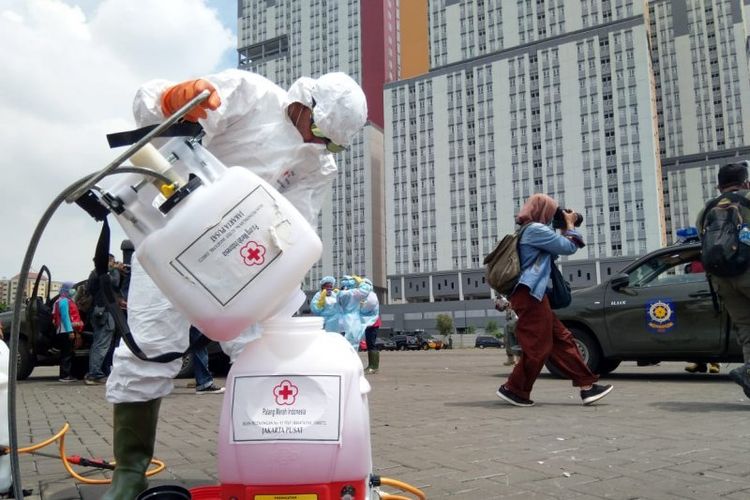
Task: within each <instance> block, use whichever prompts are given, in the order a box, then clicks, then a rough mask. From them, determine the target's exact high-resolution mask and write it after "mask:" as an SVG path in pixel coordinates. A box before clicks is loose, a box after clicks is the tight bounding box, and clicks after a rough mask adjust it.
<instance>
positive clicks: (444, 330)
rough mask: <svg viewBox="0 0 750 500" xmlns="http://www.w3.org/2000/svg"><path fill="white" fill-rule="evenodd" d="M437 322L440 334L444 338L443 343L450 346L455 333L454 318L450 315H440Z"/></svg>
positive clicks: (436, 319)
mask: <svg viewBox="0 0 750 500" xmlns="http://www.w3.org/2000/svg"><path fill="white" fill-rule="evenodd" d="M435 321H436V324H435V327H436V328H437V331H438V333H440V335H442V336H443V341H444V342H445V343H446V344H449V343H450V338H451V334H452V333H453V317H451V315H449V314H438V315H437V318H435Z"/></svg>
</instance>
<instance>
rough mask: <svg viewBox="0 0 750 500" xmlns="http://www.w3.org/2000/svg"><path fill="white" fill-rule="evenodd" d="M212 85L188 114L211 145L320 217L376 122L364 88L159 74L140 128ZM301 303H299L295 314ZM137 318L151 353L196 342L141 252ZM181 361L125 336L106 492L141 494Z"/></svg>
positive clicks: (116, 365) (326, 81)
mask: <svg viewBox="0 0 750 500" xmlns="http://www.w3.org/2000/svg"><path fill="white" fill-rule="evenodd" d="M204 89H208V90H209V91H210V92H211V94H210V97H209V98H208V99H207V100H205V101H203V103H202V104H201V105H200V107H197V108H194V109H193V110H192V111H191V112H190V113H188V115H186V119H188V120H191V121H198V122H199V123H200V124H201V125H202V126H203V128H204V130H205V132H206V135H205V137H204V139H203V144H204V145H205V146H206V147H207V149H208V150H209V151H211V153H213V154H214V156H216V157H217V158H218V159H219V160H220V161H222V162H223V163H224V164H225V165H227V166H243V167H247V168H249V169H250V170H251V171H253V172H254V173H255V174H257V175H259V176H261V177H262V178H263V179H264V180H266V181H268V182H269V183H270V184H271V185H273V186H274V187H276V188H277V189H278V190H279V191H280V192H281V193H282V194H284V196H286V197H287V199H289V201H291V202H292V203H293V204H294V206H295V207H296V208H297V209H298V210H299V211H300V212H301V213H302V214H303V215H304V216H305V217H306V219H307V220H308V221H309V222H310V223H314V222H315V221H316V219H317V216H318V213H319V211H320V207H321V204H322V198H323V195H324V192H325V190H326V188H327V187H328V186H329V184H330V183H331V182H332V181H333V179H334V178H335V173H336V171H337V167H336V162H335V161H334V159H333V155H332V154H331V153H333V152H339V151H341V150H343V149H344V146H346V145H348V144H349V143H350V141H351V140H352V138H353V136H354V135H355V134H356V133H357V132H358V131H359V130H360V129H361V128H362V127H363V126H364V124H365V121H366V119H367V103H366V99H365V95H364V93H363V91H362V89H361V88H360V86H359V85H358V84H357V83H356V82H355V81H354V80H353V79H351V78H350V77H349V76H347V75H345V74H344V73H328V74H325V75H323V76H321V77H319V78H317V79H313V78H307V77H303V78H300V79H299V80H297V81H296V82H295V83H294V84H292V86H291V87H290V88H289V91H288V92H287V91H285V90H283V89H282V88H280V87H279V86H277V85H276V84H274V83H273V82H271V81H269V80H267V79H266V78H264V77H262V76H260V75H257V74H254V73H250V72H247V71H241V70H226V71H223V72H221V73H218V74H215V75H211V76H207V77H204V78H201V79H198V80H191V81H187V82H183V83H180V84H177V85H175V84H173V83H171V82H168V81H164V80H154V81H151V82H148V83H146V84H144V85H143V86H142V87H141V88H140V89H139V90H138V92H137V94H136V97H135V101H134V104H133V112H134V115H135V119H136V121H137V122H138V124H139V125H140V126H143V125H148V124H154V123H158V122H161V121H163V120H164V119H165V117H166V116H169V115H171V114H172V113H174V112H175V111H176V110H177V109H179V108H180V107H182V106H183V105H184V104H186V103H187V102H188V101H189V100H191V99H192V98H194V97H195V96H197V95H198V94H199V93H200V92H201V91H202V90H204ZM137 255H138V249H136V257H137ZM299 305H300V304H293V305H290V307H289V308H288V309H290V310H291V312H289V314H290V315H291V314H292V312H293V311H295V310H296V308H297V307H299ZM295 306H296V307H295ZM128 324H129V327H130V330H131V331H132V334H133V337H134V338H135V339H136V342H137V343H138V345H139V346H140V347H141V349H142V350H143V352H144V353H145V354H146V355H148V356H149V357H151V356H155V355H158V354H160V353H164V352H169V351H175V350H184V349H186V348H187V346H188V342H189V335H188V329H189V324H188V321H187V320H186V319H185V318H184V317H183V316H182V315H181V314H180V313H178V312H177V310H175V309H174V307H173V306H172V304H171V303H170V302H169V300H168V299H167V298H166V297H165V296H164V295H163V294H162V293H161V292H160V290H159V289H158V288H157V287H156V285H155V284H154V282H153V281H151V279H150V278H149V277H148V275H147V274H146V273H145V271H144V270H143V268H142V267H141V266H140V265H139V263H138V259H133V268H132V277H131V283H130V292H129V301H128ZM257 331H258V328H255V327H254V328H250V329H248V331H246V332H243V334H242V335H240V337H239V338H238V339H236V340H235V341H233V342H229V343H227V344H226V345H224V344H223V345H222V348H223V349H224V350H225V351H226V352H227V354H229V355H230V357H231V358H232V359H234V358H235V357H236V356H237V355H238V354H239V351H241V349H242V347H243V346H244V345H245V344H246V343H247V342H249V341H250V340H252V339H254V338H256V337H257V335H258V333H257ZM180 365H181V362H180V360H175V361H173V362H171V363H154V362H146V361H142V360H140V359H138V358H137V357H136V356H134V355H133V353H131V352H130V350H129V349H128V348H127V347H126V346H125V345H124V343H122V342H121V343H120V344H119V346H118V347H117V349H116V350H115V353H114V359H113V366H112V372H111V374H110V376H109V379H108V380H107V400H108V401H109V402H111V403H114V440H113V441H114V443H113V447H114V456H115V460H116V466H115V472H114V476H113V479H112V485H111V486H110V488H109V490H108V491H107V493H106V495H105V497H104V498H105V499H108V500H113V499H123V500H132V499H133V498H135V497H136V496H137V494H138V493H139V492H141V491H143V490H144V489H146V487H147V482H146V478H145V472H146V469H147V468H148V465H149V463H150V461H151V458H152V456H153V451H154V441H155V437H156V425H157V420H158V412H159V405H160V402H161V398H162V397H164V396H166V395H168V394H169V393H170V392H171V391H172V388H173V387H174V385H173V381H172V379H173V378H174V377H175V376H176V374H177V373H178V371H179V369H180Z"/></svg>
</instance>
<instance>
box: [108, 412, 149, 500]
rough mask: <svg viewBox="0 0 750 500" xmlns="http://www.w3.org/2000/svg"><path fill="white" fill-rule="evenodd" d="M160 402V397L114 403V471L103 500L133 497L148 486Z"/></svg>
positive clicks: (120, 499) (123, 499)
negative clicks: (147, 471) (134, 401)
mask: <svg viewBox="0 0 750 500" xmlns="http://www.w3.org/2000/svg"><path fill="white" fill-rule="evenodd" d="M160 405H161V398H158V399H152V400H151V401H146V402H142V403H117V404H115V410H114V427H115V428H114V453H115V473H114V476H113V477H112V484H111V486H110V487H109V489H108V490H107V493H106V494H105V495H104V497H103V498H104V500H133V499H134V498H135V497H137V496H138V494H139V493H140V492H142V491H143V490H145V489H146V487H147V486H148V481H146V470H147V469H148V466H149V464H150V463H151V458H152V457H153V456H154V443H155V442H156V422H157V420H158V418H159V406H160Z"/></svg>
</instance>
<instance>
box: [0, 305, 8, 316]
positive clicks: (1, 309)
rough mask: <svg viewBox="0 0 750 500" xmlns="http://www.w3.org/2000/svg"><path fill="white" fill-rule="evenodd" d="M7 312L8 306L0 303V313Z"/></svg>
mask: <svg viewBox="0 0 750 500" xmlns="http://www.w3.org/2000/svg"><path fill="white" fill-rule="evenodd" d="M7 310H8V304H6V303H5V302H0V313H1V312H5V311H7Z"/></svg>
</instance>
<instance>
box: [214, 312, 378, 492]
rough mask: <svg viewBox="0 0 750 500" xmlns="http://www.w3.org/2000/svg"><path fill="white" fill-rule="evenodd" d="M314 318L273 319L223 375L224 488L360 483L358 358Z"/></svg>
mask: <svg viewBox="0 0 750 500" xmlns="http://www.w3.org/2000/svg"><path fill="white" fill-rule="evenodd" d="M322 326H323V322H322V319H321V318H317V317H295V318H287V319H283V320H280V319H279V320H277V319H273V320H271V321H269V322H266V323H265V324H264V325H263V333H262V336H261V337H260V338H259V339H258V340H255V341H253V342H250V343H249V344H248V345H247V347H246V348H245V350H244V351H243V352H242V353H241V354H240V356H239V358H238V359H237V361H236V362H235V363H234V364H233V366H232V369H231V371H230V372H229V375H228V377H227V383H226V387H227V392H226V393H225V395H224V403H223V407H222V412H221V419H220V427H219V437H218V460H219V462H218V469H219V481H220V482H221V484H223V485H229V484H241V485H259V486H260V485H295V484H297V485H303V484H304V485H311V484H328V483H335V482H341V481H360V482H364V481H365V480H366V479H367V478H368V477H369V475H370V473H371V472H372V451H371V447H370V417H369V408H368V402H367V394H368V393H369V391H370V385H369V383H368V382H367V380H366V379H365V377H364V372H363V369H362V363H361V362H360V359H359V356H358V355H357V353H356V352H355V351H354V349H352V347H351V346H350V345H349V343H348V342H347V341H346V340H345V339H344V338H343V337H342V336H341V335H339V334H336V333H329V332H325V331H323V329H322Z"/></svg>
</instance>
